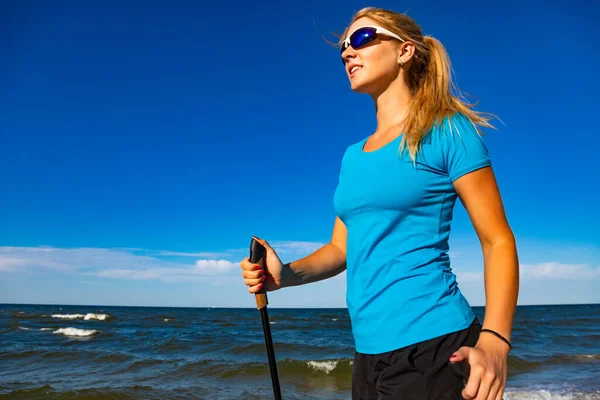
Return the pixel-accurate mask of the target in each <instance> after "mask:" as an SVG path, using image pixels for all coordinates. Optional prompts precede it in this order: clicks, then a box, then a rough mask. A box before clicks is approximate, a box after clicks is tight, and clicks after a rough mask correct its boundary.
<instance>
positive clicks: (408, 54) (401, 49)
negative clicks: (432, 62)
mask: <svg viewBox="0 0 600 400" xmlns="http://www.w3.org/2000/svg"><path fill="white" fill-rule="evenodd" d="M414 55H415V44H414V43H413V42H402V43H401V44H400V46H398V64H400V65H404V64H406V63H408V62H409V61H410V60H411V59H412V58H413V56H414Z"/></svg>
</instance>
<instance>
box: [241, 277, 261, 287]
mask: <svg viewBox="0 0 600 400" xmlns="http://www.w3.org/2000/svg"><path fill="white" fill-rule="evenodd" d="M264 281H265V280H264V277H263V278H260V279H244V284H245V285H246V286H250V287H253V286H256V285H260V284H261V283H264Z"/></svg>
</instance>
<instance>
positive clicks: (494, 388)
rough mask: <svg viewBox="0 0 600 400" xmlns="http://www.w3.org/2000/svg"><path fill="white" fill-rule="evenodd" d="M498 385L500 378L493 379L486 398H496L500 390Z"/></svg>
mask: <svg viewBox="0 0 600 400" xmlns="http://www.w3.org/2000/svg"><path fill="white" fill-rule="evenodd" d="M500 385H501V384H500V380H496V381H494V383H493V385H492V387H491V389H490V394H488V396H487V399H486V400H496V399H497V398H498V392H499V391H500Z"/></svg>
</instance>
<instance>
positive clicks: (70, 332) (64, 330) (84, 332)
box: [54, 327, 98, 337]
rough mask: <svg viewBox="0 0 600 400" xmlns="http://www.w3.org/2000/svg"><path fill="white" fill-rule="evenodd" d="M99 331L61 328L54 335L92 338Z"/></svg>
mask: <svg viewBox="0 0 600 400" xmlns="http://www.w3.org/2000/svg"><path fill="white" fill-rule="evenodd" d="M97 332H98V331H97V330H96V329H78V328H70V327H69V328H60V329H58V330H56V331H54V333H62V334H63V335H65V336H79V337H85V336H92V335H95V334H96V333H97Z"/></svg>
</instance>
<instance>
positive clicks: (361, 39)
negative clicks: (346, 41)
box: [350, 28, 377, 49]
mask: <svg viewBox="0 0 600 400" xmlns="http://www.w3.org/2000/svg"><path fill="white" fill-rule="evenodd" d="M376 38H377V33H375V30H374V29H371V28H363V29H359V30H357V31H356V32H354V33H353V34H352V35H351V36H350V45H352V47H354V48H355V49H358V48H359V47H362V46H364V45H366V44H367V43H370V42H372V41H373V40H375V39H376Z"/></svg>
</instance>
